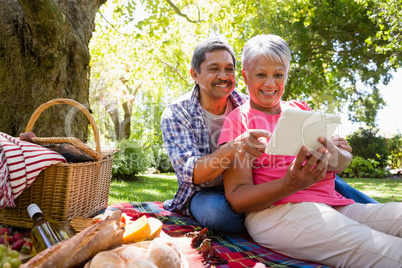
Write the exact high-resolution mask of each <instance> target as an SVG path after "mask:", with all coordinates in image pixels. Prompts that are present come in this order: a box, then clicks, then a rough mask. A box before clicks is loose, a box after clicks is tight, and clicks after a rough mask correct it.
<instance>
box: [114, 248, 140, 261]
mask: <svg viewBox="0 0 402 268" xmlns="http://www.w3.org/2000/svg"><path fill="white" fill-rule="evenodd" d="M112 251H113V252H114V253H116V254H117V255H118V256H119V257H120V258H122V259H123V260H124V261H125V262H126V263H130V262H132V261H134V260H136V259H146V258H147V250H146V249H145V248H142V247H138V246H136V245H128V246H122V247H119V248H116V249H113V250H112Z"/></svg>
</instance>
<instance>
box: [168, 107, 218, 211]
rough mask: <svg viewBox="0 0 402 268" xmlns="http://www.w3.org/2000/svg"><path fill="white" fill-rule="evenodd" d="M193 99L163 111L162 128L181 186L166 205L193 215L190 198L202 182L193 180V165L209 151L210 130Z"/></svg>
mask: <svg viewBox="0 0 402 268" xmlns="http://www.w3.org/2000/svg"><path fill="white" fill-rule="evenodd" d="M196 108H197V107H195V105H194V103H192V102H191V101H190V100H186V101H182V102H175V103H173V104H170V105H169V106H168V107H167V108H166V109H165V110H164V112H163V114H162V120H161V130H162V136H163V141H164V144H165V147H166V150H167V153H168V155H169V159H170V161H171V163H172V166H173V168H174V169H175V172H176V176H177V181H178V184H179V189H178V190H177V193H176V195H175V197H174V199H173V200H167V201H165V202H164V206H165V208H166V209H168V210H171V211H179V212H181V213H183V214H186V215H191V213H190V211H189V201H190V198H191V197H192V196H193V195H194V193H195V192H197V191H199V190H200V189H202V186H197V185H194V184H193V171H194V165H195V163H196V161H197V160H198V158H200V157H201V156H203V155H206V154H209V153H210V152H209V141H208V138H209V137H208V132H207V129H206V126H205V122H204V118H203V115H202V114H200V113H194V112H193V111H196V110H197V109H196Z"/></svg>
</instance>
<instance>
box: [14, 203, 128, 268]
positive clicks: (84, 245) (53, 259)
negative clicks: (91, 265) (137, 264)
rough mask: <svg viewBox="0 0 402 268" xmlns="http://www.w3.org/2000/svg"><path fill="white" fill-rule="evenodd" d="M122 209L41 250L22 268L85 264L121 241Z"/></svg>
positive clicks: (50, 267)
mask: <svg viewBox="0 0 402 268" xmlns="http://www.w3.org/2000/svg"><path fill="white" fill-rule="evenodd" d="M120 215H121V211H120V210H116V211H114V212H113V215H112V216H111V217H110V218H107V219H106V220H104V221H102V222H98V223H96V224H94V225H92V226H89V227H88V228H86V229H84V230H83V231H81V232H80V233H78V234H76V235H75V236H73V237H71V238H69V239H67V240H64V241H61V242H59V243H57V244H55V245H53V246H51V247H50V248H48V249H46V250H44V251H42V252H40V253H39V254H37V255H36V256H35V257H33V258H32V259H31V260H29V261H28V262H27V263H25V264H23V265H21V266H20V267H21V268H27V267H29V268H47V267H49V268H54V267H57V268H69V267H75V266H83V265H84V264H85V262H86V261H88V260H89V259H90V258H92V257H93V256H95V255H96V254H97V253H98V252H101V251H104V250H107V249H109V248H111V247H113V246H115V245H118V244H120V243H121V241H122V239H123V233H124V228H122V227H121V226H120Z"/></svg>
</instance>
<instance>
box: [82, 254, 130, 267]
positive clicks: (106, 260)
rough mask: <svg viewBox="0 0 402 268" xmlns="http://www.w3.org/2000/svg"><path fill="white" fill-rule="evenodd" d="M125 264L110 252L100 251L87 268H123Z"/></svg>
mask: <svg viewBox="0 0 402 268" xmlns="http://www.w3.org/2000/svg"><path fill="white" fill-rule="evenodd" d="M125 267H126V263H125V262H124V261H123V259H122V258H120V257H119V256H117V254H115V253H113V252H111V251H101V252H99V253H98V254H96V255H95V257H93V258H92V260H91V263H90V265H89V268H125Z"/></svg>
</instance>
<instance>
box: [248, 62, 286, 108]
mask: <svg viewBox="0 0 402 268" xmlns="http://www.w3.org/2000/svg"><path fill="white" fill-rule="evenodd" d="M242 74H243V78H244V81H245V83H246V85H247V90H248V92H249V94H250V106H251V108H254V109H257V110H260V111H263V112H265V113H267V114H279V113H280V112H281V108H280V100H281V97H282V94H283V91H284V89H285V83H286V78H287V73H286V68H285V65H283V64H281V63H276V62H274V61H271V60H269V59H267V58H266V57H264V56H259V57H258V58H257V59H256V60H254V62H253V63H252V64H250V66H249V68H248V69H247V70H244V69H243V70H242Z"/></svg>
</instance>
